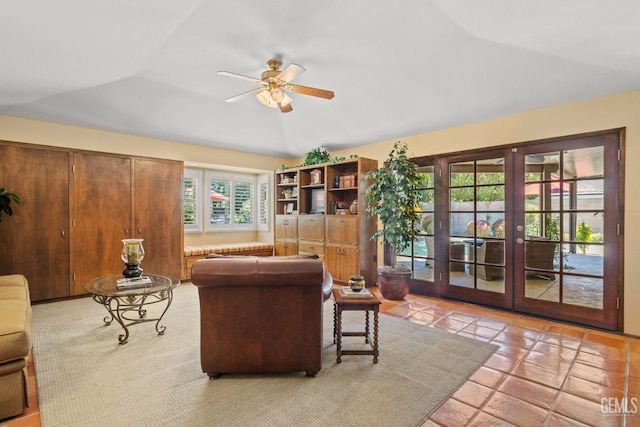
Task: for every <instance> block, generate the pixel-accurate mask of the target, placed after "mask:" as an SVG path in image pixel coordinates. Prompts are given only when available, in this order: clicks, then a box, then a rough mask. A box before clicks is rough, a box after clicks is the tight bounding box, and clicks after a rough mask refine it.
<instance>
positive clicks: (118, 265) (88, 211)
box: [71, 153, 146, 295]
mask: <svg viewBox="0 0 640 427" xmlns="http://www.w3.org/2000/svg"><path fill="white" fill-rule="evenodd" d="M131 168H132V165H131V159H130V158H127V157H114V156H110V155H101V154H89V153H75V154H74V155H73V174H72V175H73V201H74V203H73V216H72V224H73V225H74V226H73V245H72V248H71V263H72V266H71V271H72V272H73V277H72V282H73V295H82V294H84V289H83V286H84V284H85V283H86V282H88V281H89V280H91V279H92V278H94V277H97V276H107V275H111V274H115V273H117V272H119V271H122V270H124V265H123V263H122V259H120V252H121V251H122V242H121V240H122V239H126V238H128V237H132V236H131V191H130V189H131ZM145 261H146V259H145V260H143V263H145Z"/></svg>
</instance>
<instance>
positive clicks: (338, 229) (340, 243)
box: [325, 215, 366, 282]
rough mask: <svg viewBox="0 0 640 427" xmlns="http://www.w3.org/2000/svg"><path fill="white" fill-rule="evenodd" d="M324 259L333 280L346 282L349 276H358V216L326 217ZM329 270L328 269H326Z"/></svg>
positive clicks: (359, 269)
mask: <svg viewBox="0 0 640 427" xmlns="http://www.w3.org/2000/svg"><path fill="white" fill-rule="evenodd" d="M326 223H327V225H326V227H327V246H326V258H325V261H326V262H327V265H328V266H331V268H330V269H329V271H331V274H332V275H333V277H334V280H336V281H339V282H348V281H349V277H350V276H351V275H354V274H357V275H360V273H361V268H360V257H359V256H358V255H359V254H358V252H359V247H360V235H359V232H358V224H359V216H358V215H328V216H327V218H326ZM328 268H329V267H328ZM365 281H366V279H365Z"/></svg>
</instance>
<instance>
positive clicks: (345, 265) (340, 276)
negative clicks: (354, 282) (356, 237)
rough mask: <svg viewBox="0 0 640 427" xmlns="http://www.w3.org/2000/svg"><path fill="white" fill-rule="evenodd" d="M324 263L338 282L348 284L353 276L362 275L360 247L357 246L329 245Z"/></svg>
mask: <svg viewBox="0 0 640 427" xmlns="http://www.w3.org/2000/svg"><path fill="white" fill-rule="evenodd" d="M324 262H325V266H326V267H327V270H329V272H330V273H331V276H333V280H335V281H336V282H341V283H345V284H346V283H347V282H348V281H349V277H351V275H354V274H357V275H359V274H360V261H359V253H358V247H357V246H355V245H350V244H340V243H338V244H335V243H328V244H327V245H326V247H325V257H324Z"/></svg>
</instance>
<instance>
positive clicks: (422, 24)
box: [0, 0, 640, 157]
mask: <svg viewBox="0 0 640 427" xmlns="http://www.w3.org/2000/svg"><path fill="white" fill-rule="evenodd" d="M638 22H640V2H639V1H637V0H611V1H606V2H605V1H602V0H555V1H540V0H538V1H534V0H523V1H515V2H514V1H513V0H483V1H478V0H407V1H404V0H402V1H398V2H373V1H370V0H349V1H345V0H324V1H318V2H305V1H299V0H297V1H296V0H270V1H261V0H243V1H218V0H209V1H207V0H135V1H131V0H56V1H47V0H20V1H9V0H0V59H1V64H2V65H1V66H0V114H3V115H8V116H17V117H24V118H31V119H37V120H45V121H52V122H57V123H63V124H70V125H77V126H84V127H90V128H97V129H103V130H110V131H117V132H125V133H130V134H135V135H142V136H149V137H155V138H161V139H167V140H173V141H179V142H185V143H192V144H198V145H204V146H211V147H219V148H227V149H233V150H239V151H245V152H252V153H262V154H267V155H275V156H279V157H299V156H302V155H304V153H306V152H308V151H310V150H312V149H313V148H316V147H324V148H326V149H328V150H329V151H331V150H335V149H339V148H349V147H353V146H357V145H360V144H367V143H371V142H377V141H382V140H387V139H392V138H402V137H405V136H409V135H415V134H419V133H424V132H428V131H432V130H437V129H442V128H447V127H452V126H457V125H461V124H466V123H471V122H477V121H481V120H487V119H491V118H495V117H501V116H506V115H511V114H516V113H521V112H526V111H531V110H535V109H539V108H544V107H548V106H552V105H559V104H565V103H571V102H576V101H580V100H585V99H590V98H596V97H600V96H605V95H609V94H615V93H621V92H627V91H631V90H637V89H640V72H639V70H640V25H639V24H638ZM276 56H280V57H281V58H282V61H283V63H284V66H283V68H284V67H286V66H287V65H288V64H290V63H296V64H300V65H302V66H303V67H305V68H306V72H304V73H303V74H301V75H299V76H298V77H296V79H295V80H294V81H293V83H296V84H300V85H305V86H313V87H318V88H321V89H328V90H332V91H334V92H335V98H333V99H332V100H325V99H321V98H316V97H311V96H305V95H301V94H297V93H292V94H290V95H291V98H292V99H293V103H292V105H293V111H292V112H290V113H286V114H285V113H281V112H280V111H279V110H278V109H270V108H267V107H265V106H264V105H262V104H260V103H259V102H258V101H257V99H256V98H255V97H253V96H250V97H246V98H243V99H241V100H238V101H236V102H234V103H227V102H225V99H227V98H229V97H232V96H234V95H237V94H238V93H241V92H245V91H248V90H251V89H253V88H255V87H256V85H255V84H254V83H252V82H250V81H247V80H241V79H232V78H229V77H224V76H220V75H218V74H217V71H220V70H225V71H231V72H235V73H240V74H244V75H248V76H252V77H256V78H259V77H260V74H261V73H262V72H263V71H264V70H267V69H268V67H267V64H266V62H267V61H268V60H269V59H271V58H273V57H276Z"/></svg>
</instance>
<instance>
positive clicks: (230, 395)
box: [33, 284, 496, 427]
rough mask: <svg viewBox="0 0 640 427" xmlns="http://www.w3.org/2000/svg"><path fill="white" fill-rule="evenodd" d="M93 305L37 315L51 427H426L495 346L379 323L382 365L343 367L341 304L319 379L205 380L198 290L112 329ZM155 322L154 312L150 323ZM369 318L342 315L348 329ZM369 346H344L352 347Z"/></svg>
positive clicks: (365, 361) (387, 320)
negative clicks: (125, 338)
mask: <svg viewBox="0 0 640 427" xmlns="http://www.w3.org/2000/svg"><path fill="white" fill-rule="evenodd" d="M105 314H106V310H105V309H104V308H103V307H102V306H100V305H98V304H97V303H96V302H94V301H93V300H92V299H90V298H82V299H77V300H71V301H62V302H55V303H49V304H39V305H35V306H34V307H33V321H34V329H35V332H34V349H33V354H34V363H35V372H36V381H37V387H38V399H39V404H40V412H41V417H42V425H44V426H45V427H50V426H56V427H57V426H113V425H135V426H154V427H156V426H178V425H185V426H186V425H188V426H374V425H375V426H414V425H420V423H422V422H423V421H424V420H425V419H426V418H427V417H428V416H429V414H430V413H432V412H433V411H434V410H435V409H436V408H437V407H438V406H439V405H440V404H441V403H442V402H443V401H444V400H445V399H446V398H447V397H449V396H450V395H451V394H452V393H453V392H455V390H456V389H457V388H459V387H460V386H461V385H462V384H463V383H464V382H465V380H466V379H467V378H468V377H469V376H470V375H471V374H473V373H474V372H475V371H476V369H477V368H478V367H479V366H481V365H482V364H483V363H484V361H485V360H486V359H487V358H488V357H489V356H490V355H491V354H492V353H493V352H494V351H495V349H496V347H495V346H493V345H489V344H486V343H482V342H478V341H474V340H471V339H468V338H465V337H459V336H456V335H452V334H448V333H445V332H442V331H439V330H436V329H433V328H429V327H425V326H420V325H416V324H412V323H410V322H408V321H405V320H401V319H396V318H393V317H391V316H386V315H380V361H379V363H378V364H373V363H372V358H371V356H344V357H343V361H342V363H341V364H336V363H335V345H333V344H331V342H332V339H331V333H332V319H333V317H332V316H333V304H331V302H327V303H325V320H324V321H325V324H324V325H325V326H324V332H325V334H324V336H325V351H324V355H323V367H322V371H320V373H319V374H318V376H317V377H316V378H313V379H311V378H306V377H305V376H304V373H290V374H274V375H223V376H222V377H221V378H220V379H218V380H216V381H210V380H209V379H208V378H207V376H206V375H205V374H203V373H202V372H201V369H200V356H199V306H198V297H197V289H196V288H195V287H194V286H192V285H191V284H186V285H183V286H181V287H179V288H178V289H176V291H175V293H174V301H173V304H172V306H171V307H170V309H169V311H168V312H167V314H166V315H165V318H164V319H163V323H164V324H165V325H166V327H167V330H166V333H165V335H164V336H159V335H157V333H156V332H155V329H154V324H153V323H143V324H139V325H135V326H132V327H131V329H130V332H131V335H130V337H129V342H128V343H127V344H125V345H118V341H117V336H118V334H120V333H121V330H122V329H121V328H120V326H119V325H117V324H115V322H114V323H113V324H112V325H110V326H105V325H104V324H103V323H102V319H103V317H104V316H105ZM150 314H151V315H153V313H150ZM363 317H364V315H363V314H362V313H357V312H348V313H345V314H344V321H343V323H344V325H345V327H344V330H357V329H360V328H357V327H356V325H357V326H360V325H361V324H362V323H363ZM361 339H362V338H360V337H348V338H345V340H346V344H351V343H356V342H358V340H361Z"/></svg>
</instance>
